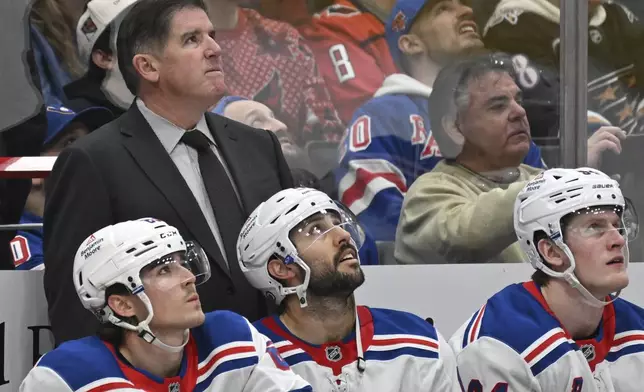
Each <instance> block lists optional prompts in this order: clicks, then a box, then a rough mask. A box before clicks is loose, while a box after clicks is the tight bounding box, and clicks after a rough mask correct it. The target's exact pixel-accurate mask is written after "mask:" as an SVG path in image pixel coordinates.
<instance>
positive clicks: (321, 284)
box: [307, 268, 364, 298]
mask: <svg viewBox="0 0 644 392" xmlns="http://www.w3.org/2000/svg"><path fill="white" fill-rule="evenodd" d="M363 283H364V273H363V272H362V269H360V268H359V269H358V271H356V273H352V274H347V273H344V272H338V270H334V271H327V272H326V273H324V274H323V275H319V276H311V281H310V282H309V287H308V289H307V291H308V292H309V293H310V294H311V295H313V296H315V297H335V298H346V297H348V296H350V295H352V294H353V292H354V291H355V290H356V289H357V288H358V287H360V286H361V285H362V284H363Z"/></svg>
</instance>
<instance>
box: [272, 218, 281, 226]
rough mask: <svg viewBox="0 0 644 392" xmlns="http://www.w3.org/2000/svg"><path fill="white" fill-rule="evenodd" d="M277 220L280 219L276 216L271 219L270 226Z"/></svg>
mask: <svg viewBox="0 0 644 392" xmlns="http://www.w3.org/2000/svg"><path fill="white" fill-rule="evenodd" d="M279 218H280V217H279V216H276V217H275V219H273V220H272V221H271V225H272V224H273V223H275V222H277V220H278V219H279Z"/></svg>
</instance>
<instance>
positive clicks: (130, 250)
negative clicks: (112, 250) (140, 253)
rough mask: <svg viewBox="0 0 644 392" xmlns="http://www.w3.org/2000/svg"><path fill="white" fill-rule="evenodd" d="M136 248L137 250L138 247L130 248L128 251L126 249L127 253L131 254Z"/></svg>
mask: <svg viewBox="0 0 644 392" xmlns="http://www.w3.org/2000/svg"><path fill="white" fill-rule="evenodd" d="M135 250H136V248H130V249H128V250H127V251H125V253H127V254H130V253H132V252H134V251H135Z"/></svg>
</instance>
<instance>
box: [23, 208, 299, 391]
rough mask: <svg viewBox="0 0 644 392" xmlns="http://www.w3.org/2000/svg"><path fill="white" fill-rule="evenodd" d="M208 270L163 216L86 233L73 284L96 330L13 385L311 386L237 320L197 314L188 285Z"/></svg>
mask: <svg viewBox="0 0 644 392" xmlns="http://www.w3.org/2000/svg"><path fill="white" fill-rule="evenodd" d="M209 277H210V264H209V263H208V259H207V258H206V256H205V253H203V251H202V250H201V249H200V248H199V247H198V246H196V245H195V244H193V243H190V242H185V241H184V239H183V238H182V237H181V235H180V234H179V232H178V230H177V229H176V228H174V227H172V226H169V225H167V224H166V223H165V222H162V221H159V220H156V219H151V218H144V219H139V220H136V221H127V222H122V223H118V224H116V225H113V226H107V227H105V228H103V229H101V230H99V231H97V232H96V233H94V234H92V235H91V236H90V237H88V238H87V239H86V240H85V241H84V242H83V244H82V245H81V246H80V248H79V249H78V252H77V253H76V257H75V259H74V285H75V286H76V291H77V293H78V296H79V298H80V300H81V302H82V303H83V305H84V306H85V308H86V309H88V310H90V311H92V312H93V313H94V314H96V316H97V317H98V318H99V319H100V320H101V321H102V322H103V323H104V324H103V329H102V330H101V331H100V332H99V336H93V337H87V338H83V339H79V340H72V341H69V342H65V343H63V344H62V345H61V346H59V347H58V348H56V349H54V350H53V351H51V352H49V353H47V354H45V355H44V356H43V357H42V358H41V359H40V360H39V361H38V363H37V364H36V366H35V367H34V368H33V369H32V370H31V371H30V372H29V374H28V375H27V377H26V378H25V380H24V381H23V382H22V384H21V386H20V391H22V392H32V391H33V392H36V391H38V392H40V391H48V392H63V391H81V390H82V391H99V390H100V391H108V390H109V391H111V390H119V391H148V392H168V391H172V392H183V391H186V392H188V391H226V392H233V391H256V392H265V391H311V388H310V386H309V385H308V384H307V383H306V382H305V381H304V380H302V379H301V378H300V377H299V376H297V375H295V374H294V373H293V372H292V371H291V370H290V369H289V367H288V365H287V364H286V363H285V362H284V361H283V359H281V358H280V356H279V354H278V353H277V350H276V349H275V347H274V346H273V345H272V343H271V342H270V341H269V340H268V339H267V338H266V337H265V336H263V335H261V334H259V333H258V332H257V330H256V329H255V328H254V327H253V326H252V325H251V324H250V323H249V322H248V321H247V320H246V319H245V318H243V317H242V316H239V315H237V314H235V313H232V312H228V311H216V312H212V313H208V314H206V315H204V313H203V311H202V310H201V303H200V302H199V295H198V294H197V291H196V288H195V286H196V285H198V284H200V283H203V282H205V281H206V280H208V278H209Z"/></svg>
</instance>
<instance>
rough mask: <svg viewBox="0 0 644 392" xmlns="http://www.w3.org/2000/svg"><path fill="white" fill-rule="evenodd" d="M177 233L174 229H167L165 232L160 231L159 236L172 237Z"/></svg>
mask: <svg viewBox="0 0 644 392" xmlns="http://www.w3.org/2000/svg"><path fill="white" fill-rule="evenodd" d="M178 234H179V233H177V231H176V230H172V231H168V232H167V233H161V234H160V235H159V237H161V238H170V237H174V236H175V235H178Z"/></svg>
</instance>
